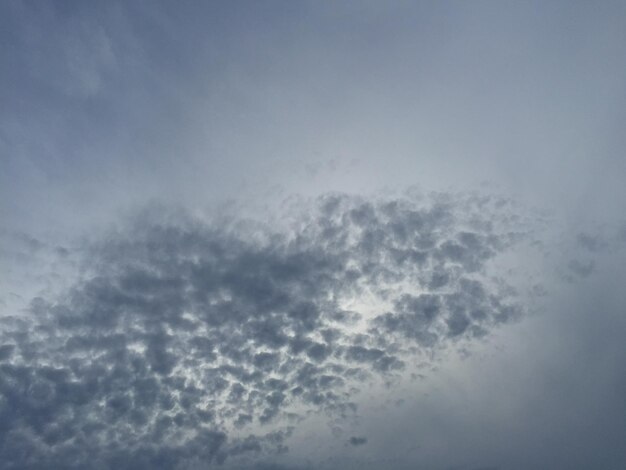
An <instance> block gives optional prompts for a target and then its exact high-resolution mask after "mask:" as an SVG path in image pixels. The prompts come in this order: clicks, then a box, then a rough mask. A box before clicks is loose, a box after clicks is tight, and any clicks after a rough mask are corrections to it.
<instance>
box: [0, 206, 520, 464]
mask: <svg viewBox="0 0 626 470" xmlns="http://www.w3.org/2000/svg"><path fill="white" fill-rule="evenodd" d="M515 220H516V219H515V216H514V214H513V213H512V212H511V207H510V205H509V202H507V201H505V200H499V199H495V198H485V197H478V196H458V195H456V196H455V195H446V194H439V195H435V196H433V197H431V198H426V199H421V200H420V199H417V198H410V197H406V198H395V199H374V198H371V199H366V198H359V197H354V196H346V195H326V196H323V197H321V198H319V199H318V200H317V201H316V202H315V203H314V204H313V205H304V206H302V207H301V208H300V209H299V214H298V215H297V216H295V217H293V218H292V219H291V220H290V221H289V222H287V223H285V224H284V226H285V227H286V228H285V229H276V228H274V229H272V228H271V227H267V226H260V225H259V224H252V223H245V222H243V221H234V222H233V221H232V220H231V222H229V223H224V222H223V221H221V222H220V221H217V220H214V221H212V222H201V221H199V220H195V219H193V218H191V217H190V216H187V215H180V214H179V215H178V216H176V217H168V216H164V215H160V216H159V215H156V216H155V214H154V212H146V213H145V214H143V216H141V217H139V218H138V221H137V222H135V223H134V224H132V225H130V226H128V227H126V228H124V229H123V230H121V231H118V232H115V233H114V234H112V235H110V236H109V237H106V238H105V239H103V240H101V241H99V242H98V243H94V244H92V245H90V246H89V248H88V249H87V250H86V252H85V253H84V254H83V257H84V262H85V263H86V265H88V266H89V269H88V274H87V275H85V276H84V277H83V278H82V279H81V280H80V281H77V283H76V284H75V285H74V286H73V287H72V288H71V289H69V291H67V292H65V293H64V294H63V295H61V296H60V297H59V298H58V299H54V300H44V299H41V298H37V299H34V300H33V302H32V306H31V309H30V312H29V313H28V315H25V316H18V315H16V316H14V317H12V318H11V319H10V320H11V326H10V327H9V328H7V329H6V330H5V331H4V334H3V336H2V338H1V344H0V361H2V362H1V365H0V371H1V374H0V423H1V424H0V460H1V461H2V462H3V464H2V466H3V468H84V467H85V465H88V466H89V467H90V468H110V467H116V468H193V466H194V465H196V464H197V465H209V464H213V463H215V464H221V463H223V462H225V461H226V459H227V458H241V459H244V460H245V458H246V457H247V456H258V455H260V454H262V455H265V454H267V453H275V452H279V453H280V452H284V451H286V450H287V447H286V439H287V438H288V437H289V435H290V433H291V432H292V431H293V429H294V426H297V423H298V421H299V420H300V419H302V418H304V417H306V415H307V414H308V413H311V412H315V413H317V412H320V411H323V412H326V413H330V414H331V415H333V416H339V417H341V416H349V415H353V414H354V413H355V412H356V410H357V404H356V402H355V396H357V395H356V393H357V390H358V388H360V387H363V385H364V384H372V383H376V381H377V380H378V378H380V377H382V378H385V380H389V379H390V378H393V377H396V378H400V377H402V375H403V374H405V372H409V371H411V370H412V369H413V368H414V366H412V365H411V364H412V363H413V362H415V361H414V360H413V359H414V358H415V357H417V356H418V355H420V354H423V353H424V352H428V353H429V354H430V353H432V352H435V351H438V350H442V349H445V348H446V347H448V346H449V345H451V344H453V343H454V342H456V341H458V340H460V339H465V340H472V339H476V338H480V337H482V336H484V335H485V334H487V333H488V332H489V331H490V330H491V329H492V328H494V327H495V326H497V325H498V324H501V323H504V322H507V321H510V320H511V319H514V318H516V317H517V316H519V315H520V313H521V308H520V307H519V305H517V303H516V300H515V298H514V297H513V296H512V294H511V290H510V289H507V288H506V283H505V281H504V280H503V279H502V278H501V277H499V276H498V273H496V272H490V273H488V272H486V269H485V268H486V265H487V263H488V262H489V261H490V260H491V259H493V258H494V257H495V256H496V255H498V254H500V253H502V252H503V251H505V250H507V249H509V248H510V247H511V246H512V245H513V244H514V243H515V241H516V240H518V239H519V237H520V235H519V233H517V232H515V231H513V230H512V228H513V227H514V225H515ZM7 324H8V323H7ZM366 442H367V438H366V437H360V436H359V437H353V438H352V439H350V444H352V445H353V446H358V445H363V444H365V443H366Z"/></svg>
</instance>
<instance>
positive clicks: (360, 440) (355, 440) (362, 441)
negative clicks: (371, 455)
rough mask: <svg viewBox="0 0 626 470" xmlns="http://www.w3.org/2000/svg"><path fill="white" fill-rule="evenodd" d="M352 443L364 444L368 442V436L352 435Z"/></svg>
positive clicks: (352, 444) (354, 444) (353, 444)
mask: <svg viewBox="0 0 626 470" xmlns="http://www.w3.org/2000/svg"><path fill="white" fill-rule="evenodd" d="M349 442H350V445H351V446H355V447H356V446H362V445H365V444H367V438H366V437H356V436H352V437H351V438H350V441H349Z"/></svg>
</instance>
